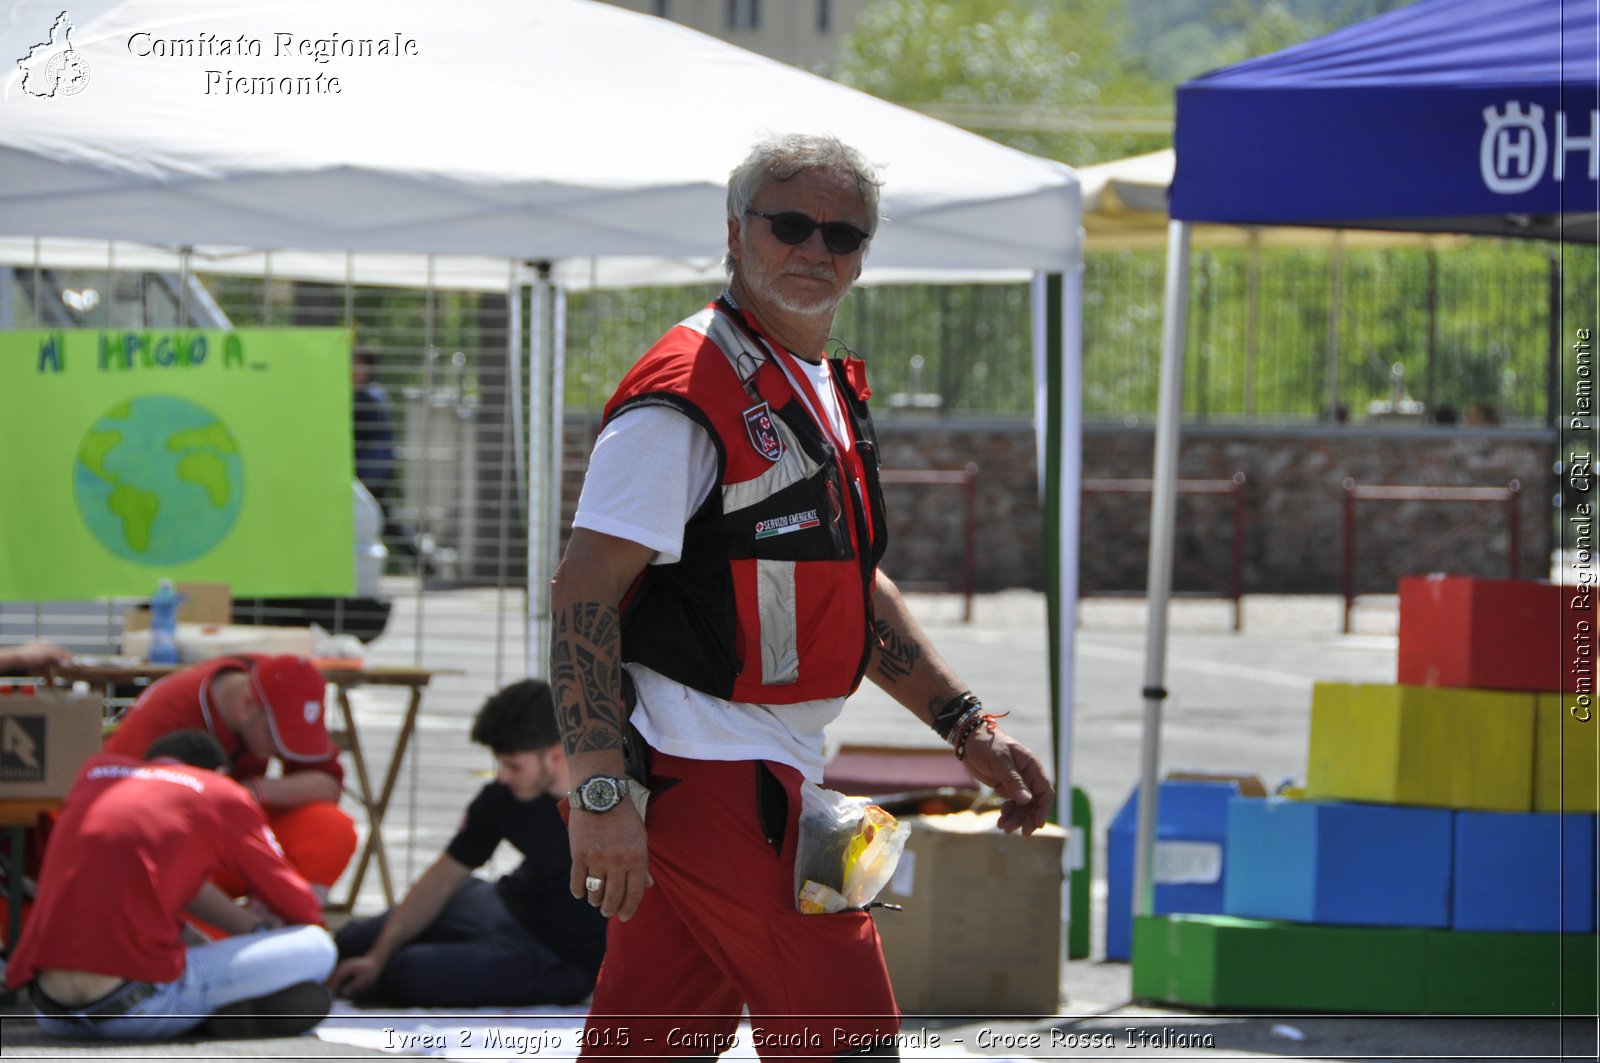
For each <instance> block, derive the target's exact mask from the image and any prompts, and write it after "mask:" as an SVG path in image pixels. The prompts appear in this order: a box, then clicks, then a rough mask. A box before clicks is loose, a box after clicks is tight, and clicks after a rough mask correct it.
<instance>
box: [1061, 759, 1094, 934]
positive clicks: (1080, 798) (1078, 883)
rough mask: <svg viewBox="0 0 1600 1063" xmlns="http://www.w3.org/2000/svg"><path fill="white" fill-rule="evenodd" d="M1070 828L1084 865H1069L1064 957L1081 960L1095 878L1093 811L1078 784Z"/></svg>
mask: <svg viewBox="0 0 1600 1063" xmlns="http://www.w3.org/2000/svg"><path fill="white" fill-rule="evenodd" d="M1072 829H1073V831H1074V832H1075V833H1076V834H1077V838H1078V848H1079V849H1080V850H1081V851H1082V853H1083V866H1082V867H1074V868H1073V869H1072V893H1071V895H1070V896H1069V898H1068V902H1069V903H1070V905H1071V908H1070V909H1069V911H1070V912H1071V913H1072V918H1071V924H1070V929H1069V930H1068V932H1067V958H1068V959H1073V960H1081V959H1083V958H1084V957H1085V956H1088V955H1089V883H1090V882H1092V881H1093V880H1094V845H1093V843H1092V841H1091V839H1093V838H1094V813H1093V812H1092V811H1090V809H1089V795H1088V794H1086V793H1084V792H1083V790H1082V789H1081V788H1079V787H1077V786H1074V787H1073V788H1072Z"/></svg>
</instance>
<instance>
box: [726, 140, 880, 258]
mask: <svg viewBox="0 0 1600 1063" xmlns="http://www.w3.org/2000/svg"><path fill="white" fill-rule="evenodd" d="M807 170H822V171H824V172H828V173H839V174H848V175H850V177H851V178H852V179H853V180H854V181H855V183H856V191H858V192H860V193H861V202H862V203H863V204H864V205H865V206H866V208H867V232H868V233H876V232H877V231H878V224H879V222H880V221H881V220H882V219H881V217H880V216H879V212H878V189H879V187H880V186H882V184H883V181H882V180H881V179H880V178H879V177H878V171H877V170H876V169H875V168H874V167H873V165H872V163H870V162H868V161H867V159H866V156H864V155H862V154H861V152H859V151H857V150H856V149H855V148H852V147H850V146H849V145H848V144H845V143H843V142H842V141H840V140H839V138H838V137H825V136H813V135H811V134H808V133H784V134H782V135H779V136H768V137H764V138H762V139H761V140H760V141H757V143H756V145H755V147H753V148H751V149H750V154H749V155H747V156H745V160H744V161H743V162H741V163H740V164H739V165H738V166H735V167H734V168H733V172H732V173H730V174H728V217H729V218H731V219H733V220H734V221H736V222H738V223H739V224H740V225H741V226H742V225H743V224H744V215H745V211H747V210H749V209H750V203H751V201H752V200H754V199H755V198H756V193H757V192H759V191H761V187H762V186H763V185H764V184H766V183H767V182H768V181H787V180H789V179H790V178H792V177H794V176H795V175H796V174H800V173H803V172H805V171H807ZM723 264H724V265H725V266H726V267H727V269H728V272H729V273H732V272H733V259H732V258H731V257H730V258H726V259H724V261H723Z"/></svg>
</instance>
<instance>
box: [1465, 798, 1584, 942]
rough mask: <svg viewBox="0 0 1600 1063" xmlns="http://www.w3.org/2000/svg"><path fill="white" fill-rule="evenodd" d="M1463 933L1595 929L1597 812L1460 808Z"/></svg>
mask: <svg viewBox="0 0 1600 1063" xmlns="http://www.w3.org/2000/svg"><path fill="white" fill-rule="evenodd" d="M1455 896H1456V902H1455V919H1454V921H1453V922H1452V923H1451V926H1453V927H1454V928H1455V929H1457V930H1498V931H1506V932H1511V933H1518V932H1521V933H1561V934H1592V933H1594V930H1595V918H1594V908H1595V817H1594V816H1589V815H1566V816H1562V815H1555V814H1545V813H1538V812H1526V813H1517V812H1457V813H1456V856H1455Z"/></svg>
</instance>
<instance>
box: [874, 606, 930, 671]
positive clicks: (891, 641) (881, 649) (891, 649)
mask: <svg viewBox="0 0 1600 1063" xmlns="http://www.w3.org/2000/svg"><path fill="white" fill-rule="evenodd" d="M872 630H873V634H874V635H876V636H877V643H878V674H879V675H881V676H883V678H884V679H886V680H888V681H889V682H891V683H897V682H899V681H900V680H902V679H904V678H905V677H906V676H908V675H910V674H911V669H913V668H915V667H916V664H917V660H918V659H919V658H920V657H921V656H922V648H921V647H920V646H918V645H916V644H915V643H913V642H909V641H907V640H906V639H904V638H902V637H901V635H900V632H898V631H896V630H895V629H894V626H893V625H892V624H890V623H889V621H887V620H879V621H878V622H877V623H876V624H875V625H873V629H872Z"/></svg>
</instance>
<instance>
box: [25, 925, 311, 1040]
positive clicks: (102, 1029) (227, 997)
mask: <svg viewBox="0 0 1600 1063" xmlns="http://www.w3.org/2000/svg"><path fill="white" fill-rule="evenodd" d="M336 958H337V953H336V950H335V948H334V944H333V939H332V938H331V937H329V936H328V932H327V931H326V930H324V929H322V928H321V927H320V926H288V927H283V928H282V929H280V930H268V931H263V932H262V933H259V934H241V935H239V936H237V937H230V938H223V939H222V940H221V941H213V942H210V943H209V944H205V945H196V946H194V947H192V948H190V949H189V954H188V958H187V959H186V960H185V962H184V966H183V974H181V975H179V976H178V980H177V981H175V982H159V983H156V984H154V985H151V984H150V983H145V982H130V983H128V984H126V985H124V986H123V987H122V988H121V989H119V990H117V991H116V992H115V993H113V994H111V996H110V997H108V998H106V1000H107V1001H108V1002H109V1003H111V1004H113V1005H114V1004H115V1003H116V1001H117V1000H118V999H119V998H120V997H121V996H122V995H123V994H138V993H141V992H143V991H144V990H143V988H142V987H149V990H153V991H151V992H149V995H148V996H146V997H145V998H144V999H143V1000H140V1001H139V1002H138V1003H136V1004H134V1005H133V1006H132V1007H130V1008H128V1009H127V1011H126V1013H125V1014H122V1015H117V1016H114V1017H110V1018H93V1017H83V1016H82V1015H81V1014H80V1015H46V1014H43V1013H41V1012H40V1011H39V1010H38V1006H37V1004H36V1005H35V1007H34V1013H35V1015H37V1017H38V1020H39V1029H41V1030H43V1031H44V1032H45V1033H47V1034H49V1035H51V1036H52V1037H103V1038H107V1039H114V1040H119V1041H120V1040H141V1041H153V1040H165V1039H167V1038H172V1037H180V1036H182V1035H183V1034H186V1033H188V1032H189V1031H190V1030H193V1029H194V1028H195V1027H196V1026H199V1025H200V1024H201V1023H202V1022H204V1021H205V1020H206V1019H207V1018H208V1017H210V1016H211V1014H212V1013H213V1012H215V1011H216V1010H217V1009H218V1008H223V1007H226V1006H228V1005H229V1004H237V1003H238V1002H239V1001H241V1000H254V999H255V998H256V997H264V996H266V995H267V994H268V993H276V992H277V991H278V990H280V989H287V988H288V987H289V986H292V985H298V984H299V983H301V982H321V981H324V980H326V979H327V977H328V975H330V974H332V973H333V965H334V961H335V959H336ZM96 1003H98V1001H97V1002H96ZM86 1007H87V1008H88V1009H89V1011H90V1012H91V1015H92V1013H93V1011H94V1010H95V1009H94V1007H93V1005H86Z"/></svg>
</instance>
